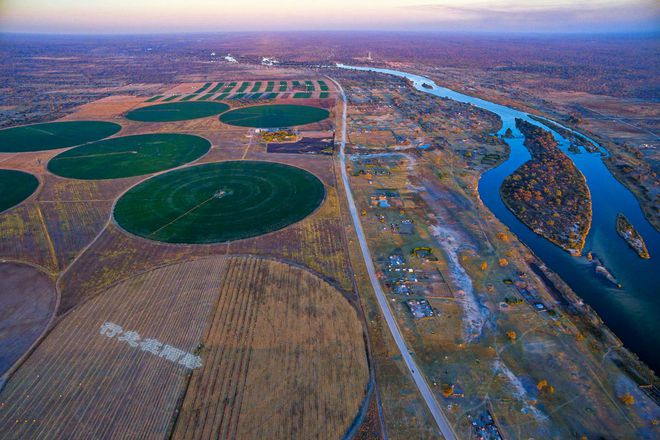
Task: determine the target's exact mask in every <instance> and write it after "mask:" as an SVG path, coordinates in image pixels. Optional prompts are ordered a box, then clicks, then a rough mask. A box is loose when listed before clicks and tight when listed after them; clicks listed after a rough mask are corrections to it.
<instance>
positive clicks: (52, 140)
mask: <svg viewBox="0 0 660 440" xmlns="http://www.w3.org/2000/svg"><path fill="white" fill-rule="evenodd" d="M119 130H121V126H120V125H118V124H115V123H112V122H100V121H66V122H49V123H45V124H33V125H24V126H21V127H12V128H7V129H4V130H0V153H21V152H25V151H42V150H55V149H57V148H65V147H71V146H73V145H80V144H84V143H86V142H91V141H98V140H99V139H104V138H107V137H108V136H112V135H113V134H115V133H117V132H118V131H119Z"/></svg>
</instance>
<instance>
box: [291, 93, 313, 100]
mask: <svg viewBox="0 0 660 440" xmlns="http://www.w3.org/2000/svg"><path fill="white" fill-rule="evenodd" d="M293 97H294V98H296V99H301V98H304V99H309V98H311V97H312V92H296V93H294V94H293Z"/></svg>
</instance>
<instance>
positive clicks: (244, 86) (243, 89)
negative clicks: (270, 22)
mask: <svg viewBox="0 0 660 440" xmlns="http://www.w3.org/2000/svg"><path fill="white" fill-rule="evenodd" d="M249 86H250V83H249V82H247V81H246V82H243V84H241V86H240V87H239V88H238V90H237V92H238V93H243V92H245V91H246V90H247V88H248V87H249Z"/></svg>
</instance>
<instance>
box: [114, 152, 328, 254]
mask: <svg viewBox="0 0 660 440" xmlns="http://www.w3.org/2000/svg"><path fill="white" fill-rule="evenodd" d="M324 197H325V187H324V186H323V183H322V182H321V181H320V180H319V179H318V178H317V177H315V176H314V175H313V174H311V173H309V172H307V171H305V170H302V169H300V168H296V167H292V166H289V165H283V164H278V163H272V162H256V161H232V162H220V163H210V164H203V165H196V166H192V167H187V168H183V169H179V170H174V171H170V172H168V173H165V174H161V175H158V176H156V177H152V178H151V179H149V180H147V181H145V182H143V183H141V184H139V185H137V186H135V187H133V188H131V189H130V190H129V191H127V192H126V193H125V194H124V195H123V196H122V197H121V198H120V199H119V200H118V201H117V204H116V205H115V208H114V217H115V220H116V221H117V223H118V224H119V225H120V226H121V227H122V228H124V229H125V230H127V231H129V232H131V233H133V234H136V235H139V236H141V237H145V238H148V239H151V240H158V241H165V242H169V243H219V242H226V241H232V240H239V239H242V238H248V237H254V236H257V235H261V234H265V233H267V232H271V231H275V230H278V229H282V228H284V227H286V226H288V225H290V224H292V223H295V222H297V221H300V220H302V219H303V218H305V217H307V216H308V215H309V214H311V213H312V212H314V210H315V209H316V208H317V207H318V206H319V205H320V204H321V202H322V201H323V199H324Z"/></svg>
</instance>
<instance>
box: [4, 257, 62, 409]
mask: <svg viewBox="0 0 660 440" xmlns="http://www.w3.org/2000/svg"><path fill="white" fill-rule="evenodd" d="M15 292H20V294H19V295H16V294H15ZM56 300H57V292H56V291H55V283H54V282H53V280H52V279H51V278H50V277H49V276H48V275H47V274H45V273H44V272H42V271H40V270H39V269H37V268H35V267H32V266H28V265H26V264H18V263H2V264H0V377H2V376H3V375H4V374H5V373H6V372H7V370H8V369H9V368H10V367H11V366H12V365H13V364H14V362H16V361H17V360H18V359H19V358H20V357H21V356H22V355H23V354H24V353H25V351H26V350H27V349H28V348H29V347H30V345H32V343H33V342H34V341H35V340H36V339H37V338H38V337H39V335H41V333H42V332H43V331H44V330H45V329H46V327H47V325H48V322H49V321H50V318H51V316H53V314H54V313H55V303H56ZM1 406H2V405H0V407H1Z"/></svg>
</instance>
